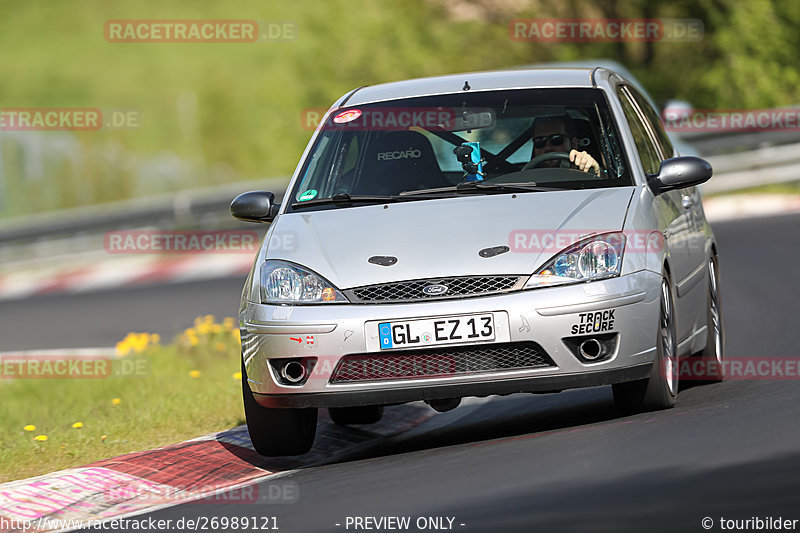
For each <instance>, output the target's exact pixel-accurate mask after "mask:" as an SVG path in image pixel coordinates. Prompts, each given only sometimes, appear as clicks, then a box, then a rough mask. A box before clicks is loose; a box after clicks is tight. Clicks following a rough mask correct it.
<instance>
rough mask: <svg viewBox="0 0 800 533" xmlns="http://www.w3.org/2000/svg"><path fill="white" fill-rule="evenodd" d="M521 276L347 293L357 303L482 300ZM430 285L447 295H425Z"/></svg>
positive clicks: (419, 282) (379, 287) (448, 280)
mask: <svg viewBox="0 0 800 533" xmlns="http://www.w3.org/2000/svg"><path fill="white" fill-rule="evenodd" d="M520 278H522V276H461V277H449V278H435V279H418V280H412V281H399V282H395V283H383V284H381V285H368V286H366V287H357V288H355V289H350V290H349V291H345V292H346V293H348V296H351V301H356V302H384V303H388V302H416V301H420V300H433V299H442V298H453V297H459V296H482V295H486V294H495V293H500V292H504V291H508V290H511V289H512V288H513V287H514V285H516V284H517V283H518V282H519V281H520ZM428 285H445V286H446V287H447V292H445V293H444V294H436V295H429V294H425V293H424V292H422V289H424V288H425V287H427V286H428Z"/></svg>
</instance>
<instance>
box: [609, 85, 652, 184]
mask: <svg viewBox="0 0 800 533" xmlns="http://www.w3.org/2000/svg"><path fill="white" fill-rule="evenodd" d="M617 96H618V97H619V101H620V103H621V104H622V111H623V113H625V120H626V121H627V122H628V126H630V128H631V134H632V135H633V141H634V143H636V151H637V152H639V159H641V160H642V167H644V171H645V173H646V174H649V175H655V174H658V169H659V168H660V166H661V158H660V157H659V155H658V151H657V150H656V147H655V145H654V144H653V141H652V140H651V139H650V135H649V134H648V132H647V128H646V127H645V125H644V123H643V122H642V120H641V118H640V117H639V115H638V113H637V112H636V108H635V107H634V105H633V103H632V102H631V100H630V98H629V97H628V95H627V94H626V93H625V91H624V90H623V88H622V87H621V86H620V87H617Z"/></svg>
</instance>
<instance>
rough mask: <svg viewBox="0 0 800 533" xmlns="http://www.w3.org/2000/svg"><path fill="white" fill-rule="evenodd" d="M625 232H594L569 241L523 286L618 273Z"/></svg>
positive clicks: (609, 275)
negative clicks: (601, 233) (577, 240)
mask: <svg viewBox="0 0 800 533" xmlns="http://www.w3.org/2000/svg"><path fill="white" fill-rule="evenodd" d="M624 251H625V234H624V233H622V232H615V233H606V234H603V235H595V236H593V237H590V238H588V239H585V240H583V241H580V242H578V243H576V244H573V245H572V246H570V247H569V248H567V249H566V250H564V251H563V252H561V253H560V254H558V255H557V256H555V257H554V258H552V259H551V260H550V261H548V262H547V263H545V265H544V266H543V267H542V268H540V269H539V270H538V271H536V272H535V273H534V274H533V275H532V276H531V277H530V278H529V279H528V281H527V283H525V288H526V289H530V288H533V287H546V286H550V285H563V284H565V283H578V282H581V281H589V280H593V279H603V278H611V277H614V276H619V273H620V270H621V269H622V254H623V252H624Z"/></svg>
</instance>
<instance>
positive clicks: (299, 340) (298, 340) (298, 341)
mask: <svg viewBox="0 0 800 533" xmlns="http://www.w3.org/2000/svg"><path fill="white" fill-rule="evenodd" d="M289 340H290V341H297V343H298V344H299V343H301V342H303V339H302V337H301V338H299V339H295V338H294V337H289Z"/></svg>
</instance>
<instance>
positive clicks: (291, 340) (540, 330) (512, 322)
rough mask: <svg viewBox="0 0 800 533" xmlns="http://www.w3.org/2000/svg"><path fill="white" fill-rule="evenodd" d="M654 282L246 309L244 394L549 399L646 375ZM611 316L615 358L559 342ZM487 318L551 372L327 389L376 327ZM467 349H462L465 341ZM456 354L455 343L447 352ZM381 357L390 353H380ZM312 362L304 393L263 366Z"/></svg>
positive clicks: (325, 401)
mask: <svg viewBox="0 0 800 533" xmlns="http://www.w3.org/2000/svg"><path fill="white" fill-rule="evenodd" d="M660 280H661V278H660V276H659V275H658V274H656V273H653V272H650V271H640V272H636V273H633V274H628V275H625V276H620V277H617V278H612V279H609V280H603V281H595V282H590V283H581V284H576V285H569V286H562V287H551V288H541V289H534V290H527V291H519V292H513V293H508V294H503V295H498V296H490V297H481V298H467V299H460V300H459V299H454V300H440V301H425V302H419V303H405V304H382V305H377V304H375V305H373V304H358V305H355V304H352V305H334V304H330V305H324V304H323V305H315V306H293V307H287V306H273V305H265V304H258V303H253V302H248V303H247V304H246V306H245V308H244V309H243V310H242V312H241V315H240V327H241V334H242V356H243V358H244V364H245V368H246V371H247V376H248V381H249V384H250V388H251V390H252V392H253V393H254V396H255V398H256V401H257V402H258V403H259V404H260V405H262V406H265V407H345V406H353V405H371V404H392V403H403V402H409V401H416V400H434V399H446V398H458V397H464V396H487V395H492V394H510V393H515V392H551V391H558V390H562V389H567V388H575V387H587V386H595V385H608V384H613V383H618V382H623V381H630V380H635V379H642V378H645V377H647V375H648V373H649V371H650V367H651V364H652V361H653V358H654V354H655V339H656V330H657V325H658V312H659V296H660V294H659V286H660ZM611 310H613V317H614V318H613V323H611V324H608V328H607V329H604V332H613V333H617V334H618V335H617V336H616V339H617V341H616V346H615V349H614V351H613V353H611V354H609V355H608V356H607V357H606V358H604V359H603V360H601V361H597V362H587V361H584V360H581V359H580V358H578V357H576V355H575V354H574V352H573V351H572V350H571V349H570V348H569V347H568V345H567V344H565V342H564V340H563V339H564V338H568V337H572V336H575V335H576V334H585V332H583V331H581V330H580V326H581V325H582V323H585V322H586V316H587V315H586V314H587V313H596V312H597V311H611ZM479 313H493V314H494V316H495V327H496V338H495V339H494V340H493V341H492V343H509V342H525V341H534V342H536V343H538V344H539V345H540V346H541V347H542V348H543V349H544V350H545V351H546V352H547V354H548V355H549V357H550V358H551V359H552V361H553V366H547V367H541V368H531V369H522V370H520V369H515V370H503V371H487V372H478V373H469V374H459V375H446V376H441V375H439V376H435V377H414V378H404V379H391V380H381V381H364V382H348V383H331V376H332V373H333V371H334V369H335V368H336V365H337V364H338V363H339V360H340V359H341V358H342V357H344V356H346V355H351V354H366V353H375V352H377V351H379V350H378V349H377V348H376V346H377V342H376V338H377V335H378V333H377V328H376V327H375V321H397V320H403V321H405V320H413V319H418V318H429V317H447V316H456V315H464V314H479ZM463 345H468V343H464V344H463ZM450 346H453V345H450ZM383 353H386V354H387V355H389V354H391V351H385V352H383ZM297 357H315V358H317V363H316V364H315V366H314V368H313V371H312V373H311V375H310V377H309V378H308V380H307V381H306V382H305V383H303V384H302V385H286V384H282V383H281V382H280V381H279V379H278V376H277V375H276V372H275V369H274V368H273V366H272V365H270V364H268V360H269V359H276V358H297Z"/></svg>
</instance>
